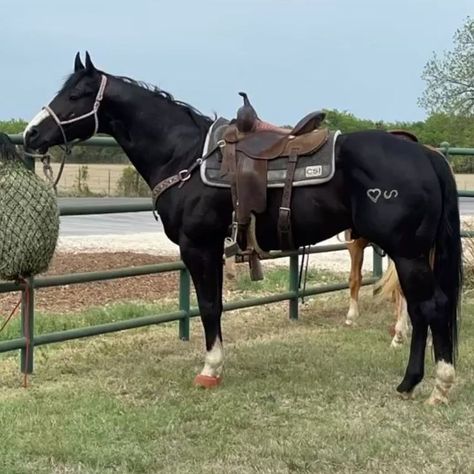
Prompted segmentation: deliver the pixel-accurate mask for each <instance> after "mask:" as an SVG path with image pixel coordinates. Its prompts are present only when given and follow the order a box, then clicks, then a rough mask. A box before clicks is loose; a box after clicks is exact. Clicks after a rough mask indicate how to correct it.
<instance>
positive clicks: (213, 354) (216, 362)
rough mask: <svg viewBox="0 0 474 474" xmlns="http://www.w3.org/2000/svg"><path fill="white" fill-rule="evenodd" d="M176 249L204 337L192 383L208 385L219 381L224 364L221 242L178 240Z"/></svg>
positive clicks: (216, 383)
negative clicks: (192, 289)
mask: <svg viewBox="0 0 474 474" xmlns="http://www.w3.org/2000/svg"><path fill="white" fill-rule="evenodd" d="M184 240H186V239H184ZM180 249H181V258H182V259H183V261H184V263H185V264H186V266H187V267H188V269H189V272H190V273H191V277H192V279H193V282H194V287H195V288H196V294H197V299H198V304H199V310H200V312H201V320H202V324H203V326H204V333H205V338H206V357H205V364H204V368H203V369H202V371H201V373H200V374H199V375H197V376H196V378H195V380H194V384H195V385H197V386H200V387H205V388H211V387H214V386H216V385H218V384H219V383H220V381H221V374H222V369H223V366H224V350H223V347H222V333H221V314H222V280H223V268H222V267H223V265H222V252H223V245H220V246H219V245H214V246H206V247H196V246H194V245H192V244H190V243H188V242H185V243H181V242H180Z"/></svg>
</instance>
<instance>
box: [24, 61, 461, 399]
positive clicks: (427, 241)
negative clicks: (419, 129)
mask: <svg viewBox="0 0 474 474" xmlns="http://www.w3.org/2000/svg"><path fill="white" fill-rule="evenodd" d="M212 122H213V120H212V119H211V118H209V117H206V116H203V115H202V114H200V113H199V112H198V111H197V110H195V109H194V108H193V107H191V106H189V105H187V104H185V103H182V102H179V101H177V100H175V99H174V98H173V97H172V96H171V95H170V94H169V93H167V92H164V91H162V90H160V89H158V88H153V87H150V86H147V85H145V84H143V83H140V82H137V81H134V80H132V79H129V78H126V77H118V76H113V75H111V74H106V73H104V72H102V71H99V70H98V69H96V67H95V66H94V65H93V64H92V61H91V59H90V57H89V54H86V61H85V65H83V64H82V62H81V59H80V57H79V54H78V55H77V56H76V60H75V70H74V73H73V74H72V75H71V76H70V77H69V78H68V79H67V80H66V81H65V83H64V85H63V87H62V89H61V90H60V91H59V93H58V94H57V96H56V97H55V98H54V99H53V100H52V102H51V103H50V104H49V106H47V107H45V108H44V109H43V110H42V111H41V112H40V113H39V114H38V115H37V116H36V117H35V118H34V119H33V120H32V121H31V122H30V124H29V125H28V127H27V128H26V130H25V134H24V137H25V145H26V146H27V147H29V148H32V149H35V150H39V151H41V152H45V151H46V150H47V149H48V148H49V147H51V146H53V145H57V144H64V143H71V142H72V141H73V140H77V139H79V140H80V139H86V138H88V137H90V136H91V135H93V134H94V133H96V132H101V133H106V134H109V135H112V136H113V137H114V138H115V139H116V140H117V142H118V143H119V144H120V145H121V146H122V148H123V149H124V151H125V153H126V154H127V155H128V157H129V159H130V160H131V162H132V163H133V165H134V166H135V168H136V169H137V170H138V172H139V173H140V174H141V175H142V176H143V178H144V179H145V180H146V182H147V183H148V184H149V186H150V188H154V187H155V186H156V185H157V184H158V183H160V182H161V181H162V180H164V179H166V178H169V177H171V176H181V177H183V178H185V180H183V182H182V183H181V184H182V185H181V186H173V187H170V188H169V189H167V190H166V191H165V192H164V193H163V194H162V195H161V197H160V198H159V200H158V203H157V210H158V212H159V215H160V217H161V220H162V222H163V226H164V229H165V232H166V235H167V236H168V237H169V238H170V239H171V240H172V241H173V242H175V243H177V244H178V245H179V247H180V251H181V257H182V259H183V261H184V262H185V264H186V266H187V267H188V269H189V271H190V273H191V275H192V278H193V281H194V285H195V288H196V292H197V296H198V300H199V308H200V312H201V318H202V323H203V325H204V331H205V338H206V349H207V353H206V358H205V365H204V369H203V370H202V372H201V374H199V375H198V376H197V377H196V383H197V384H199V385H202V386H211V385H216V384H217V383H218V382H219V381H220V376H221V371H222V367H223V361H224V355H223V350H222V334H221V323H220V319H221V313H222V279H223V268H222V255H223V242H224V238H225V236H226V235H227V232H228V229H229V226H230V224H231V215H232V209H233V208H232V200H231V193H230V192H229V191H228V190H227V189H218V188H213V187H209V186H206V185H205V184H203V182H202V181H201V178H200V176H199V173H198V172H193V173H191V176H189V174H188V173H186V172H184V171H183V170H188V169H190V168H193V169H195V168H197V166H196V160H197V159H198V158H199V157H200V156H201V153H202V150H203V144H204V142H205V138H206V134H207V132H208V130H209V128H210V126H211V124H212ZM335 150H336V172H335V175H334V177H333V178H332V179H331V180H330V181H329V182H327V183H325V184H321V185H318V186H308V187H299V188H295V189H294V191H293V200H292V215H291V219H292V226H293V238H294V242H295V244H296V246H303V245H308V244H313V243H316V242H319V241H322V240H324V239H327V238H329V237H331V236H333V235H335V234H337V233H339V232H341V231H343V230H345V229H348V228H351V229H353V230H354V232H355V233H356V234H357V235H358V236H361V237H364V238H366V239H368V240H370V241H371V242H374V243H376V244H377V245H379V246H380V247H381V248H382V249H384V250H385V251H386V252H387V254H388V255H389V256H390V257H391V258H392V259H393V260H394V262H395V264H396V268H397V271H398V275H399V278H400V282H401V286H402V289H403V292H404V294H405V296H406V299H407V302H408V309H409V314H410V318H411V321H412V325H413V334H412V341H411V347H410V357H409V361H408V366H407V369H406V373H405V376H404V378H403V380H402V382H401V384H400V385H399V386H398V388H397V390H398V391H399V392H400V393H401V394H403V395H405V396H410V395H411V394H412V392H413V389H414V388H415V386H416V385H417V384H418V383H419V382H420V381H421V380H422V378H423V375H424V356H425V347H426V337H427V330H428V327H430V328H431V331H432V334H433V344H434V355H435V360H436V362H437V371H436V384H435V388H434V390H433V393H432V395H431V397H430V399H429V401H430V402H431V403H439V402H446V401H447V395H448V391H449V389H450V388H451V386H452V384H453V382H454V375H455V371H454V362H455V361H454V359H455V354H456V346H457V318H458V298H459V292H460V288H461V285H462V263H461V260H462V255H461V238H460V219H459V209H458V199H457V190H456V184H455V181H454V178H453V175H452V172H451V169H450V166H449V164H448V163H447V161H446V160H445V159H444V157H443V156H441V155H440V154H439V153H437V152H436V151H433V150H431V149H428V148H426V147H424V146H422V145H420V144H418V143H414V142H410V141H405V140H400V139H399V138H397V137H394V136H392V135H390V134H389V133H386V132H383V131H380V130H372V131H364V132H356V133H348V134H342V135H340V136H339V138H338V139H337V143H336V148H335ZM180 171H182V173H181V174H180V173H179V172H180ZM188 178H189V179H188ZM281 195H282V191H281V189H269V190H268V197H267V209H266V210H265V212H263V213H262V214H259V215H258V216H257V220H256V234H257V238H258V241H259V243H260V246H261V247H262V248H263V249H264V250H269V249H278V248H279V247H278V246H279V243H278V235H277V225H276V223H277V220H278V208H279V206H280V202H281ZM433 251H434V253H435V257H434V261H430V254H432V253H433Z"/></svg>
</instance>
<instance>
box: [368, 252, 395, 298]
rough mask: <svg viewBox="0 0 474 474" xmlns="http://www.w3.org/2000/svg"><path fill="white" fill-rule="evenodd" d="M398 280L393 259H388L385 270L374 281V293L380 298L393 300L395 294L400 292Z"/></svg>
mask: <svg viewBox="0 0 474 474" xmlns="http://www.w3.org/2000/svg"><path fill="white" fill-rule="evenodd" d="M401 292H402V289H401V288H400V282H399V281H398V274H397V269H396V268H395V264H394V263H393V260H390V263H389V264H388V267H387V270H385V273H384V274H383V275H382V278H380V280H379V281H377V283H375V287H374V293H375V294H376V295H377V296H380V297H381V298H385V299H388V300H392V301H395V295H396V294H397V293H401Z"/></svg>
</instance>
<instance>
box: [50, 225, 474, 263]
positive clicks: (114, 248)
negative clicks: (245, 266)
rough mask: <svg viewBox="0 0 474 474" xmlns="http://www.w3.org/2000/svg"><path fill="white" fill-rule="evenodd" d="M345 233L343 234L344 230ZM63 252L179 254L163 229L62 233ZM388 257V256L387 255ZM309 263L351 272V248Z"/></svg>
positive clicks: (330, 241)
mask: <svg viewBox="0 0 474 474" xmlns="http://www.w3.org/2000/svg"><path fill="white" fill-rule="evenodd" d="M462 221H463V226H464V227H465V228H466V227H469V228H471V229H472V227H473V225H474V217H472V216H463V217H462ZM341 237H342V234H341ZM337 243H340V242H339V240H338V239H337V238H336V237H333V238H331V239H328V240H326V241H324V242H321V243H320V244H318V245H327V244H337ZM58 251H60V252H74V253H76V252H135V253H143V254H149V255H160V256H174V257H176V256H177V255H179V249H178V247H177V246H176V245H175V244H173V243H172V242H171V241H170V240H169V239H168V238H167V237H166V235H165V234H164V233H163V232H140V233H136V234H127V235H114V234H107V235H82V236H61V237H60V238H59V242H58ZM372 259H373V250H372V248H371V247H368V248H367V249H366V250H365V258H364V265H363V270H364V271H371V270H372ZM385 260H386V259H385ZM264 263H265V264H266V265H288V259H287V258H282V259H278V260H272V261H268V262H264ZM310 265H311V266H317V267H319V268H324V269H327V270H332V271H340V272H348V271H349V269H350V258H349V252H348V251H344V250H343V251H339V252H326V253H321V254H316V255H311V256H310Z"/></svg>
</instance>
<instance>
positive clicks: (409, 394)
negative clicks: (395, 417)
mask: <svg viewBox="0 0 474 474" xmlns="http://www.w3.org/2000/svg"><path fill="white" fill-rule="evenodd" d="M414 392H415V391H414V390H412V391H411V392H398V396H399V397H400V398H401V399H402V400H414V399H415V394H414Z"/></svg>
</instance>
